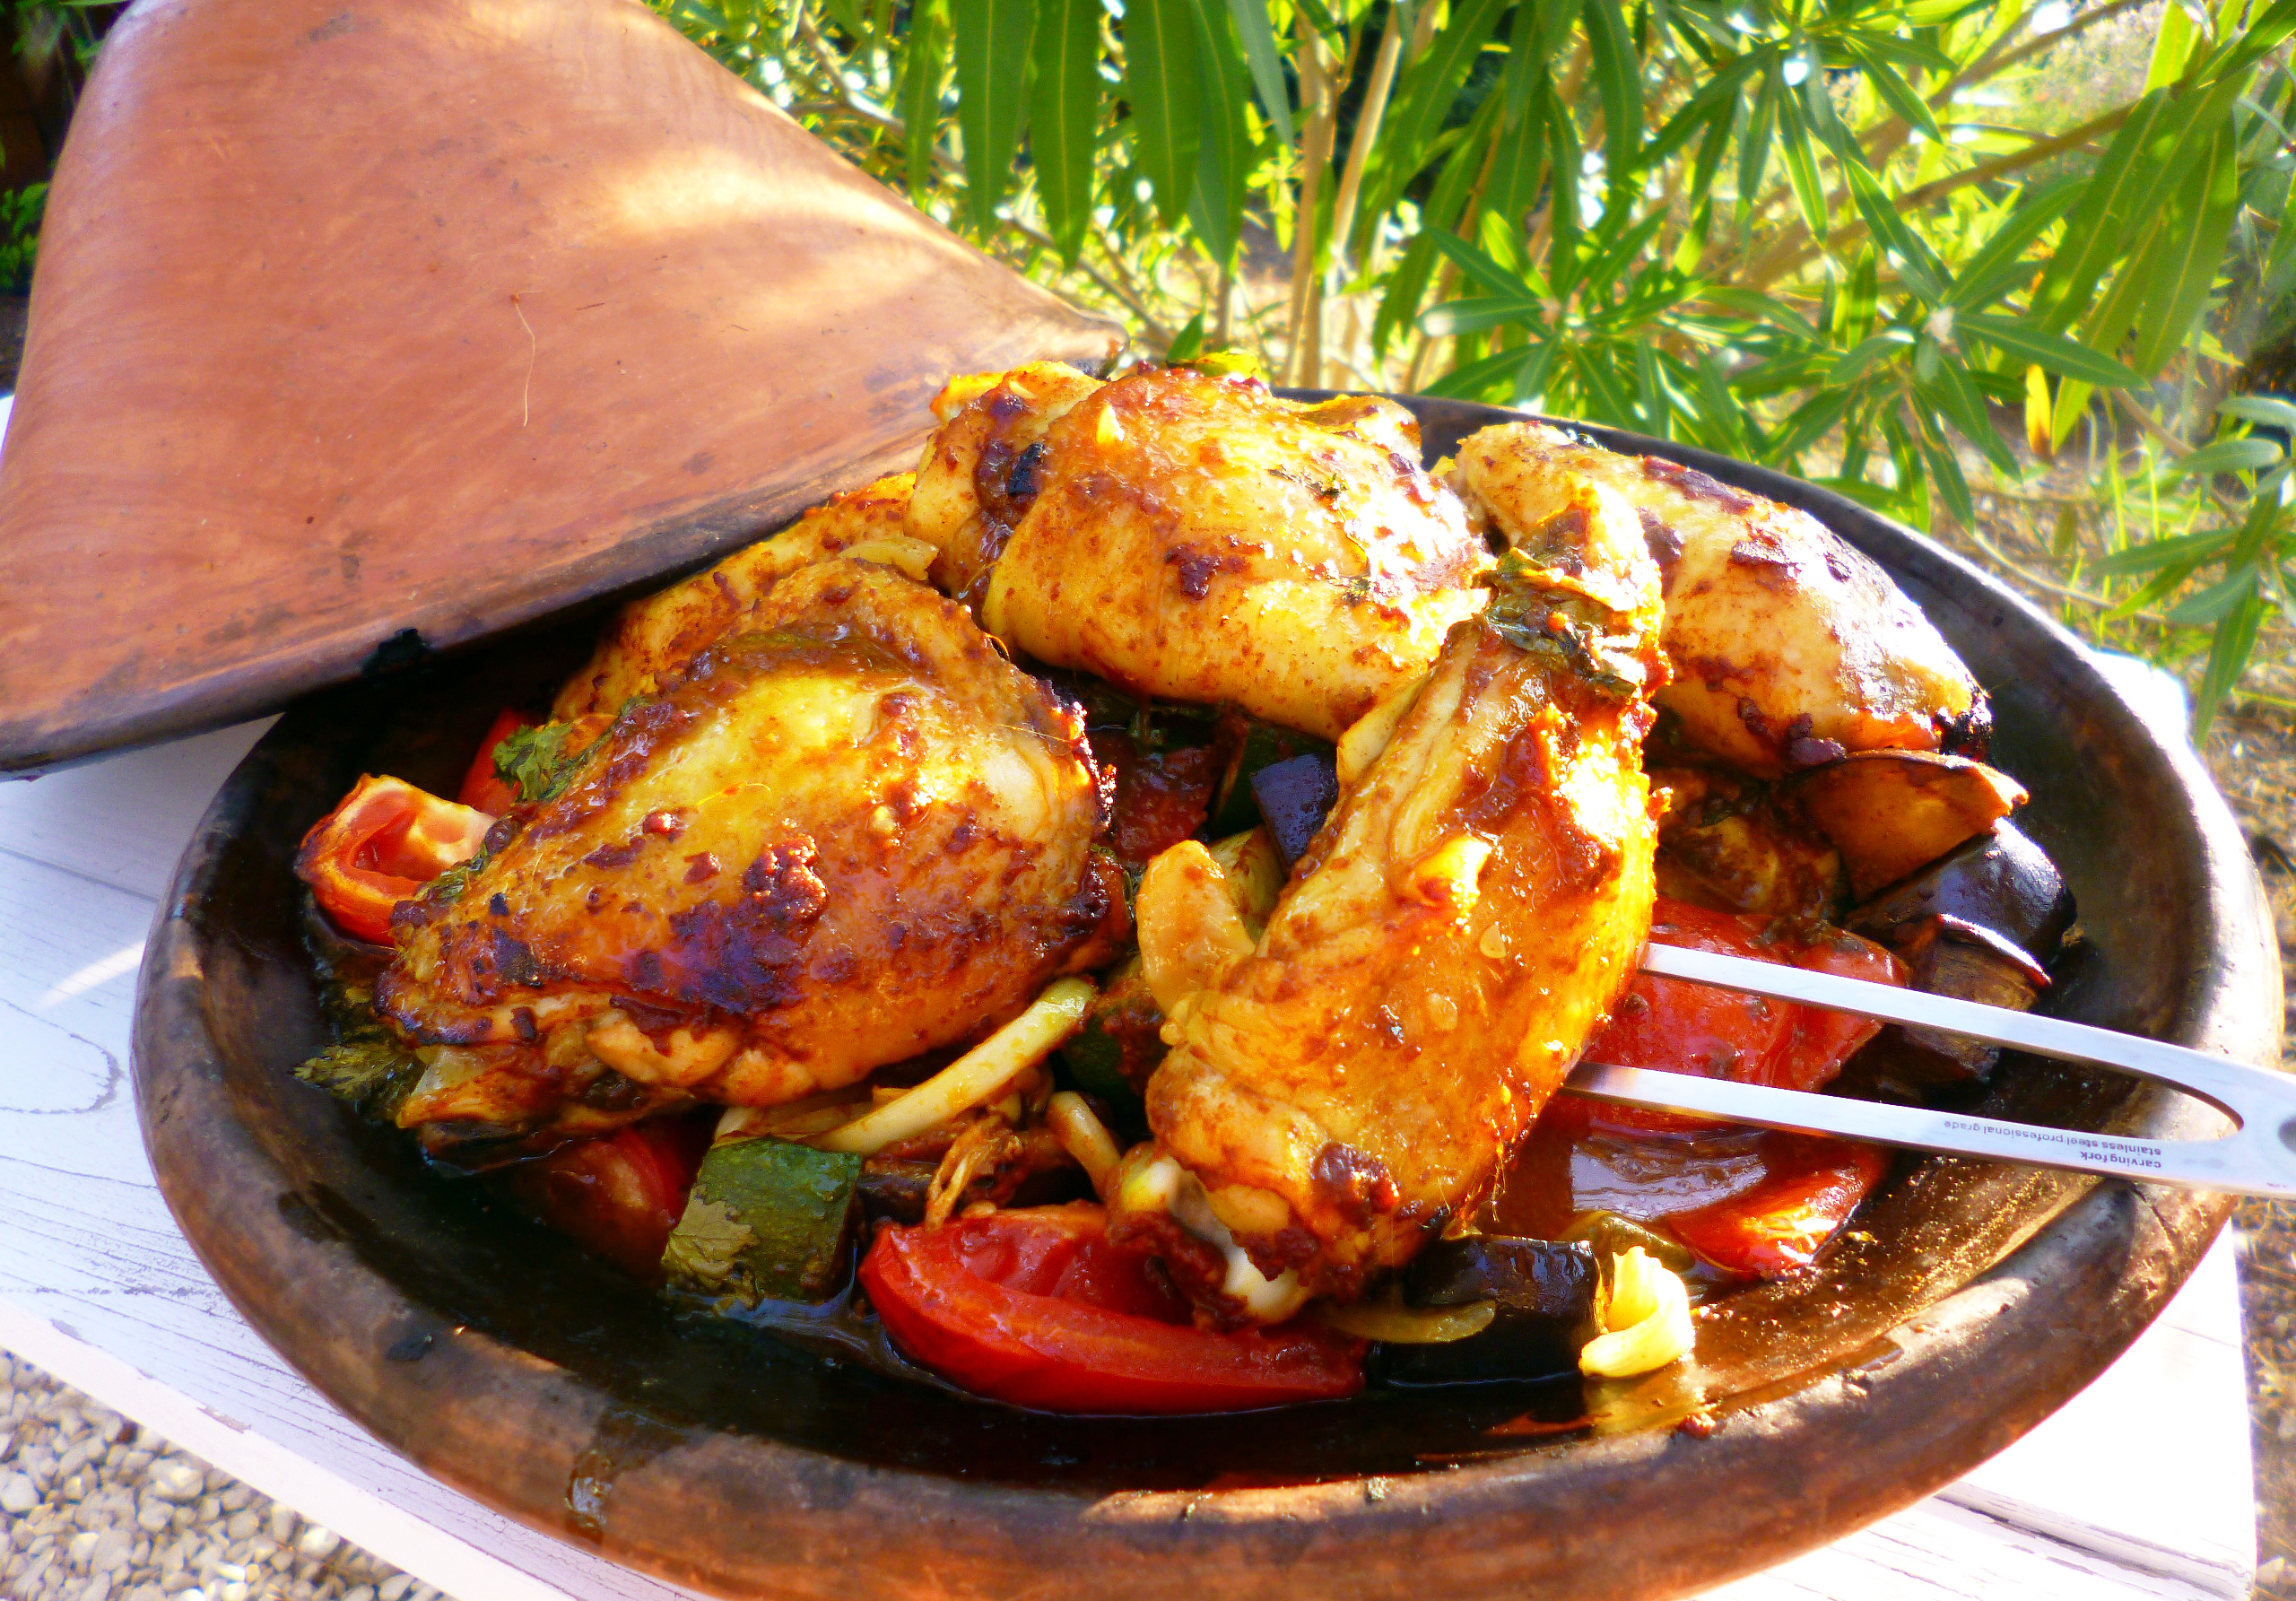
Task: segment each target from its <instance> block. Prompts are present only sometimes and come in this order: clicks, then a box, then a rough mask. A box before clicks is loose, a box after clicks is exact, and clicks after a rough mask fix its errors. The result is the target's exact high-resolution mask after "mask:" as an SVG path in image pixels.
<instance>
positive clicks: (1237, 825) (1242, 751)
mask: <svg viewBox="0 0 2296 1601" xmlns="http://www.w3.org/2000/svg"><path fill="white" fill-rule="evenodd" d="M1234 720H1235V723H1237V724H1240V727H1235V726H1232V725H1229V724H1227V723H1226V722H1225V720H1224V719H1223V727H1222V733H1224V734H1227V735H1230V736H1231V738H1232V740H1233V742H1234V744H1235V753H1234V754H1233V755H1231V756H1230V757H1229V758H1228V766H1227V770H1225V771H1224V772H1222V774H1221V776H1220V790H1219V794H1218V795H1217V796H1215V797H1214V798H1213V803H1212V831H1213V833H1215V834H1232V833H1236V832H1239V831H1242V830H1245V829H1248V828H1251V827H1254V826H1255V825H1257V823H1258V822H1259V821H1260V808H1259V800H1258V797H1257V796H1255V795H1254V794H1253V793H1252V779H1253V778H1254V776H1255V775H1257V774H1258V773H1260V772H1262V771H1264V770H1266V769H1268V768H1271V767H1274V765H1275V764H1276V763H1278V762H1280V761H1293V760H1295V759H1297V758H1298V757H1300V756H1310V755H1324V756H1328V755H1329V754H1331V746H1330V744H1328V743H1326V741H1324V740H1320V739H1318V738H1316V737H1315V735H1311V734H1301V733H1299V732H1297V731H1296V730H1294V729H1291V728H1279V727H1276V726H1275V725H1274V723H1263V722H1261V721H1260V720H1259V719H1258V718H1247V717H1243V716H1242V715H1241V714H1236V716H1235V719H1234Z"/></svg>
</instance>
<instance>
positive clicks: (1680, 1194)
mask: <svg viewBox="0 0 2296 1601" xmlns="http://www.w3.org/2000/svg"><path fill="white" fill-rule="evenodd" d="M1650 938H1651V943H1653V944H1662V945H1678V946H1684V947H1687V948H1689V949H1692V950H1702V951H1718V952H1720V953H1724V954H1726V955H1731V956H1745V957H1751V958H1752V959H1753V960H1755V961H1776V962H1781V963H1786V964H1788V965H1791V966H1795V967H1801V968H1808V969H1812V970H1816V971H1820V972H1831V973H1839V974H1842V975H1844V976H1846V977H1849V978H1854V979H1868V980H1871V981H1873V982H1874V983H1879V984H1902V983H1904V982H1905V970H1904V968H1903V966H1902V965H1901V964H1900V962H1899V961H1898V959H1897V958H1896V957H1894V956H1892V954H1890V953H1888V952H1887V951H1884V950H1883V949H1882V948H1881V947H1880V946H1878V945H1874V944H1869V943H1867V942H1866V941H1865V940H1862V939H1858V938H1857V937H1856V936H1854V935H1847V934H1838V933H1821V934H1819V935H1814V936H1808V937H1796V935H1794V934H1792V933H1789V932H1786V931H1782V930H1779V929H1778V928H1776V927H1773V926H1772V925H1771V924H1770V922H1769V920H1768V919H1765V918H1746V917H1737V916H1734V915H1732V914H1730V913H1727V912H1718V911H1709V910H1708V909H1705V908H1703V907H1698V906H1692V905H1688V904H1686V903H1684V902H1682V901H1667V900H1663V899H1662V900H1661V901H1659V902H1658V905H1657V911H1656V914H1655V916H1654V918H1653V920H1652V925H1651V930H1650ZM1879 1028H1880V1025H1879V1024H1878V1023H1874V1022H1870V1021H1869V1020H1867V1019H1865V1018H1859V1017H1851V1016H1848V1014H1843V1013H1838V1012H1828V1011H1825V1010H1823V1009H1822V1008H1819V1007H1814V1006H1797V1005H1791V1004H1789V1003H1786V1002H1781V1001H1774V1000H1768V999H1765V998H1763V997H1762V996H1750V995H1746V994H1744V993H1742V992H1740V991H1737V990H1732V989H1718V988H1712V987H1710V986H1708V985H1704V984H1692V983H1689V982H1687V981H1684V980H1683V979H1657V978H1652V977H1651V976H1649V975H1648V974H1647V973H1646V974H1642V975H1640V976H1639V977H1637V978H1636V979H1635V980H1634V983H1633V986H1632V988H1630V989H1629V990H1628V992H1627V995H1626V996H1625V998H1624V999H1623V1000H1622V1002H1621V1003H1620V1005H1619V1007H1618V1010H1617V1012H1616V1014H1614V1016H1613V1020H1612V1022H1610V1023H1609V1024H1608V1025H1607V1026H1606V1027H1605V1029H1604V1030H1603V1031H1602V1032H1600V1033H1599V1034H1597V1035H1596V1036H1595V1038H1594V1039H1593V1040H1591V1041H1589V1042H1588V1044H1587V1059H1588V1060H1589V1061H1596V1062H1612V1063H1615V1064H1617V1065H1619V1066H1624V1067H1648V1068H1652V1069H1655V1070H1657V1071H1659V1072H1663V1073H1688V1074H1694V1075H1699V1076H1701V1077H1708V1078H1729V1079H1735V1080H1737V1081H1738V1082H1740V1083H1756V1084H1771V1085H1776V1086H1779V1087H1780V1088H1784V1089H1791V1090H1816V1089H1822V1088H1823V1087H1824V1086H1825V1085H1826V1084H1828V1083H1831V1082H1833V1080H1834V1078H1835V1077H1836V1076H1837V1075H1839V1073H1840V1072H1841V1069H1842V1065H1843V1064H1844V1063H1846V1062H1847V1061H1848V1059H1849V1058H1850V1057H1851V1056H1853V1055H1855V1054H1856V1053H1857V1050H1858V1048H1860V1047H1861V1046H1863V1045H1864V1044H1865V1042H1866V1041H1867V1040H1870V1039H1872V1038H1873V1037H1874V1033H1875V1032H1876V1031H1878V1030H1879ZM1888 1166H1889V1159H1888V1156H1887V1155H1886V1153H1883V1152H1882V1151H1879V1150H1877V1149H1875V1148H1874V1147H1872V1146H1869V1145H1860V1144H1853V1143H1851V1142H1849V1141H1847V1140H1829V1139H1817V1138H1813V1137H1810V1136H1807V1135H1788V1134H1774V1133H1765V1132H1763V1131H1761V1130H1758V1129H1752V1128H1744V1127H1737V1126H1735V1125H1733V1124H1727V1123H1718V1122H1715V1121H1713V1120H1712V1119H1710V1118H1696V1117H1688V1116H1682V1115H1677V1114H1675V1113H1672V1112H1659V1111H1646V1110H1644V1109H1640V1108H1639V1107H1624V1106H1613V1105H1610V1104H1607V1103H1605V1102H1601V1101H1588V1100H1587V1099H1586V1098H1584V1097H1582V1096H1578V1095H1570V1094H1564V1095H1558V1096H1557V1097H1555V1099H1554V1101H1552V1103H1551V1104H1550V1105H1549V1106H1548V1108H1547V1109H1546V1111H1545V1113H1544V1115H1543V1116H1542V1117H1541V1118H1540V1119H1539V1123H1538V1127H1536V1128H1535V1129H1534V1130H1533V1131H1532V1135H1531V1138H1530V1141H1529V1143H1528V1144H1526V1147H1525V1150H1524V1153H1523V1155H1522V1156H1521V1158H1520V1159H1518V1162H1517V1163H1516V1165H1515V1166H1514V1168H1513V1169H1511V1170H1509V1174H1508V1177H1507V1179H1506V1182H1505V1183H1504V1185H1503V1186H1502V1187H1501V1190H1500V1197H1499V1200H1498V1202H1497V1204H1496V1212H1497V1215H1498V1216H1499V1217H1500V1220H1501V1222H1502V1223H1504V1224H1505V1225H1506V1226H1507V1227H1509V1228H1511V1229H1518V1230H1520V1231H1525V1232H1529V1233H1544V1232H1549V1231H1553V1230H1555V1229H1558V1228H1561V1227H1563V1226H1566V1225H1567V1224H1568V1223H1569V1222H1570V1219H1571V1218H1572V1217H1574V1216H1576V1215H1578V1214H1580V1213H1583V1212H1588V1211H1613V1212H1618V1213H1622V1214H1625V1215H1627V1216H1630V1217H1633V1218H1636V1219H1639V1220H1640V1221H1642V1222H1645V1223H1665V1226H1666V1227H1667V1228H1668V1229H1669V1230H1671V1231H1673V1232H1674V1234H1675V1236H1676V1237H1677V1238H1679V1239H1680V1240H1682V1241H1683V1244H1685V1245H1687V1246H1689V1247H1690V1248H1691V1249H1692V1250H1694V1251H1696V1252H1697V1253H1698V1254H1699V1255H1700V1256H1701V1257H1705V1258H1706V1259H1707V1260H1709V1261H1710V1262H1712V1263H1713V1264H1715V1265H1716V1266H1719V1267H1722V1268H1725V1269H1726V1270H1728V1271H1730V1272H1732V1273H1739V1274H1751V1275H1756V1276H1759V1277H1764V1278H1772V1277H1776V1276H1777V1275H1779V1274H1781V1273H1785V1272H1787V1271H1790V1270H1791V1269H1793V1268H1796V1267H1800V1266H1806V1265H1807V1264H1808V1263H1809V1262H1810V1261H1811V1260H1812V1259H1813V1257H1815V1256H1816V1254H1817V1250H1818V1248H1819V1247H1821V1246H1822V1245H1823V1244H1824V1243H1825V1242H1826V1240H1828V1239H1829V1238H1831V1236H1832V1234H1833V1233H1834V1231H1836V1230H1837V1229H1839V1227H1840V1226H1841V1224H1842V1223H1844V1222H1845V1221H1846V1220H1847V1219H1848V1216H1849V1214H1851V1213H1852V1212H1853V1211H1855V1210H1856V1209H1857V1205H1858V1203H1859V1202H1861V1201H1863V1200H1864V1199H1865V1196H1867V1195H1869V1194H1871V1193H1872V1191H1873V1189H1874V1187H1875V1186H1876V1185H1878V1184H1879V1183H1880V1182H1881V1180H1882V1177H1883V1173H1884V1172H1886V1171H1887V1170H1888Z"/></svg>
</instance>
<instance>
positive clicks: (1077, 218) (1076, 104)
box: [1029, 0, 1100, 266]
mask: <svg viewBox="0 0 2296 1601" xmlns="http://www.w3.org/2000/svg"><path fill="white" fill-rule="evenodd" d="M1031 54H1032V55H1033V56H1034V57H1035V65H1036V75H1035V79H1034V81H1033V83H1031V85H1030V90H1029V160H1030V161H1031V164H1032V165H1034V167H1035V168H1036V173H1037V198H1038V200H1039V203H1041V204H1042V205H1043V206H1044V220H1045V226H1046V229H1047V231H1049V232H1050V233H1051V235H1052V242H1053V243H1054V245H1055V246H1057V248H1058V249H1059V251H1060V257H1061V259H1062V260H1063V261H1065V262H1066V263H1067V264H1068V265H1071V266H1074V265H1075V263H1076V257H1077V253H1078V252H1079V251H1080V250H1082V249H1083V246H1084V231H1085V229H1086V228H1087V227H1088V226H1090V224H1091V220H1092V154H1093V135H1094V134H1095V133H1096V132H1097V131H1098V130H1099V128H1100V0H1039V5H1038V11H1037V30H1036V42H1035V44H1034V45H1033V46H1032V47H1031Z"/></svg>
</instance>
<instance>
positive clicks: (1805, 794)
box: [1787, 751, 2025, 895]
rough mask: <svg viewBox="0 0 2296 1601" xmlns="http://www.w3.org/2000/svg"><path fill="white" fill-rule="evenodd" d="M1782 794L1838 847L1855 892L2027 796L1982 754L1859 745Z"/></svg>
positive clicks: (1920, 862) (1933, 854)
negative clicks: (1978, 758) (1798, 805)
mask: <svg viewBox="0 0 2296 1601" xmlns="http://www.w3.org/2000/svg"><path fill="white" fill-rule="evenodd" d="M1787 794H1789V795H1791V796H1793V798H1794V799H1796V800H1797V801H1798V802H1800V803H1801V806H1802V810H1803V811H1804V812H1805V814H1807V815H1808V817H1809V819H1810V821H1811V822H1814V823H1816V824H1817V825H1818V827H1819V828H1820V829H1822V831H1824V833H1825V836H1826V838H1828V839H1829V840H1832V841H1833V842H1834V844H1835V846H1836V847H1838V848H1839V849H1840V851H1841V859H1842V864H1843V866H1846V867H1848V869H1849V885H1850V888H1851V889H1852V890H1854V891H1855V892H1857V893H1858V894H1859V895H1871V894H1873V893H1874V892H1876V891H1878V890H1882V889H1884V888H1887V887H1888V886H1889V885H1891V884H1893V883H1896V882H1897V881H1898V880H1899V879H1900V878H1903V877H1904V876H1905V875H1906V874H1909V873H1912V872H1914V871H1916V870H1917V869H1918V868H1920V867H1922V866H1925V865H1926V864H1928V863H1930V862H1934V861H1935V860H1936V859H1937V858H1938V857H1941V856H1944V854H1945V853H1946V852H1947V851H1949V850H1951V849H1952V848H1954V847H1955V846H1957V845H1959V844H1961V842H1962V841H1963V840H1970V839H1974V838H1975V837H1976V836H1978V835H1979V834H1982V833H1983V832H1985V831H1986V830H1987V829H1989V828H1991V827H1992V826H1993V825H1994V824H1995V823H1996V822H2000V821H2001V820H2002V819H2003V818H2005V817H2006V816H2008V815H2009V814H2010V813H2012V812H2013V811H2015V810H2016V809H2017V808H2018V807H2019V806H2021V805H2024V803H2025V787H2024V786H2023V785H2022V784H2020V783H2018V782H2017V780H2016V779H2013V778H2011V777H2010V776H2009V775H2008V774H2006V773H2004V772H1998V771H1996V770H1994V769H1992V768H1990V767H1987V766H1986V765H1985V763H1983V762H1982V761H1969V760H1968V759H1966V758H1965V757H1961V756H1940V755H1936V754H1934V753H1930V752H1927V751H1861V752H1859V753H1857V754H1856V755H1853V756H1850V757H1848V758H1847V759H1845V760H1843V761H1836V762H1833V763H1831V765H1829V766H1826V767H1822V768H1819V769H1818V770H1815V771H1814V772H1811V773H1808V774H1805V776H1803V777H1801V778H1798V779H1795V780H1794V782H1793V783H1792V784H1791V785H1789V786H1787Z"/></svg>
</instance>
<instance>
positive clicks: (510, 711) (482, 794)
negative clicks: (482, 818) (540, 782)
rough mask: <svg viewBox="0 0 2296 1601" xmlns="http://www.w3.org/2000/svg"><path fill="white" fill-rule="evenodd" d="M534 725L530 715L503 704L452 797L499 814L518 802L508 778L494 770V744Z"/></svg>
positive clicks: (478, 808) (515, 791) (482, 809)
mask: <svg viewBox="0 0 2296 1601" xmlns="http://www.w3.org/2000/svg"><path fill="white" fill-rule="evenodd" d="M534 726H535V720H534V718H530V717H528V716H527V715H526V713H525V712H523V711H519V710H517V709H516V708H513V707H509V706H506V707H504V708H503V709H502V710H501V712H500V714H499V715H498V716H497V717H496V718H495V719H494V721H493V723H492V724H491V726H490V727H488V728H487V730H486V737H485V738H484V739H483V740H481V741H479V743H478V754H477V755H475V756H474V757H472V758H471V762H470V770H469V771H467V772H465V773H464V774H463V787H461V788H460V789H459V790H457V791H456V793H455V798H456V799H457V801H459V802H461V803H462V804H463V805H465V806H470V807H472V808H474V809H475V810H477V811H481V812H484V813H487V814H490V815H491V816H495V817H500V816H501V815H502V814H503V813H505V812H507V811H509V809H510V808H511V807H512V806H515V805H517V804H518V791H517V787H516V786H514V785H513V784H512V783H511V782H510V780H509V779H506V778H504V777H503V776H502V775H501V774H500V773H498V772H496V771H495V770H494V747H495V746H496V745H499V744H501V743H502V742H503V741H504V740H506V739H508V738H509V737H510V735H513V734H517V733H518V732H520V731H521V730H523V729H526V728H531V727H534Z"/></svg>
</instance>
